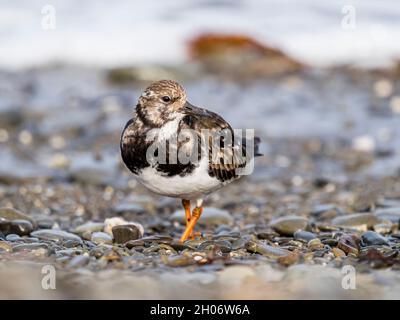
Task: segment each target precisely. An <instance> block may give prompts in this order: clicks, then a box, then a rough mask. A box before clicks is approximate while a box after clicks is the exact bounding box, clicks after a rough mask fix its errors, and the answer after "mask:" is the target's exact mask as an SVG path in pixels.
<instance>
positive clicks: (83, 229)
mask: <svg viewBox="0 0 400 320" xmlns="http://www.w3.org/2000/svg"><path fill="white" fill-rule="evenodd" d="M103 229H104V223H103V222H92V221H89V222H86V223H84V224H82V225H80V226H78V227H76V228H75V229H74V230H73V233H76V234H79V235H82V234H84V233H93V232H99V231H103Z"/></svg>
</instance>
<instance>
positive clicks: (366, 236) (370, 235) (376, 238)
mask: <svg viewBox="0 0 400 320" xmlns="http://www.w3.org/2000/svg"><path fill="white" fill-rule="evenodd" d="M361 239H362V243H363V244H364V245H365V246H371V245H389V242H388V240H387V239H386V238H385V237H384V236H382V235H380V234H379V233H377V232H374V231H367V232H364V233H363V234H362V235H361Z"/></svg>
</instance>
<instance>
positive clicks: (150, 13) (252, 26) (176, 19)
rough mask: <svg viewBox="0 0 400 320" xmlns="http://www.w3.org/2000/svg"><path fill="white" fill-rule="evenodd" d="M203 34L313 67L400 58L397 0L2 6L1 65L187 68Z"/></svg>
mask: <svg viewBox="0 0 400 320" xmlns="http://www.w3.org/2000/svg"><path fill="white" fill-rule="evenodd" d="M46 5H51V6H53V7H54V9H55V18H56V19H55V22H56V24H55V29H54V30H44V29H43V28H42V19H43V18H44V14H43V13H42V9H43V7H44V6H46ZM349 8H350V9H349ZM353 9H354V10H353ZM349 10H350V12H354V19H353V20H352V21H353V22H354V27H350V28H346V27H343V26H342V22H344V23H346V21H348V19H347V18H346V17H347V15H348V14H349ZM205 32H222V33H239V34H246V35H250V36H252V37H255V38H256V39H258V40H259V41H261V42H263V43H266V44H269V45H272V46H276V47H278V48H280V49H282V50H284V51H285V52H287V53H288V54H290V55H292V56H294V57H295V58H297V59H299V60H301V61H304V62H306V63H309V64H312V65H322V66H325V65H332V64H341V63H352V64H357V65H362V66H386V65H388V64H390V62H391V61H392V59H393V58H396V57H399V56H400V44H399V42H398V41H396V39H399V38H400V5H399V3H398V1H396V0H379V1H377V0H346V1H342V0H331V1H317V0H299V1H289V0H263V1H261V0H248V1H245V0H237V1H228V0H216V1H211V0H187V1H178V0H165V1H129V0H120V1H117V2H114V1H105V0H96V1H94V0H88V1H77V0H70V1H62V0H51V1H50V0H48V1H41V0H40V1H39V0H21V1H11V0H0V43H1V45H0V67H1V68H6V69H15V68H24V67H29V66H34V65H38V64H39V65H40V64H46V63H49V62H67V63H77V64H83V65H90V66H100V67H104V66H119V65H126V64H143V63H163V64H176V63H182V62H184V61H185V60H187V52H186V43H187V41H188V40H189V39H191V38H193V37H194V36H196V35H198V34H202V33H205Z"/></svg>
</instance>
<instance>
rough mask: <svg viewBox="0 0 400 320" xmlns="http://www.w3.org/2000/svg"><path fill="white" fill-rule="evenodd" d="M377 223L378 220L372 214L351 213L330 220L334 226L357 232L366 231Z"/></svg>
mask: <svg viewBox="0 0 400 320" xmlns="http://www.w3.org/2000/svg"><path fill="white" fill-rule="evenodd" d="M379 222H380V219H379V218H378V217H376V216H375V215H374V214H372V213H353V214H348V215H345V216H341V217H336V218H335V219H333V220H332V224H333V225H334V226H337V227H344V228H353V229H357V230H367V229H368V228H372V227H373V226H374V225H375V224H377V223H379Z"/></svg>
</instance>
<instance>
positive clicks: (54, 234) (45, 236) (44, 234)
mask: <svg viewBox="0 0 400 320" xmlns="http://www.w3.org/2000/svg"><path fill="white" fill-rule="evenodd" d="M31 236H33V237H36V238H39V239H41V240H50V241H56V242H59V241H67V240H75V241H79V242H82V239H81V238H80V237H78V236H77V235H75V234H73V233H69V232H66V231H63V230H57V229H42V230H37V231H33V232H32V233H31Z"/></svg>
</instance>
